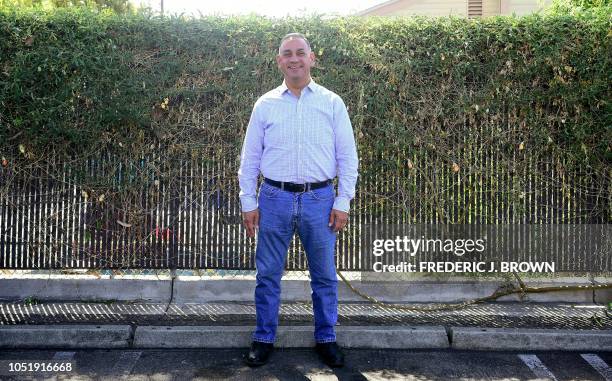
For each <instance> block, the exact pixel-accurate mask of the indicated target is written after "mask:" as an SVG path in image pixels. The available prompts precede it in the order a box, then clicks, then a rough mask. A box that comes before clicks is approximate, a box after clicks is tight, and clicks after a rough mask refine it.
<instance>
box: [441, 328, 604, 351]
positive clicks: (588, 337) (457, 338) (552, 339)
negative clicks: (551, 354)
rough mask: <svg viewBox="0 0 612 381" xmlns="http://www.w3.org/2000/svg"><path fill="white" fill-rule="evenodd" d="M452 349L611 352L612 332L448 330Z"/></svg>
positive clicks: (515, 329)
mask: <svg viewBox="0 0 612 381" xmlns="http://www.w3.org/2000/svg"><path fill="white" fill-rule="evenodd" d="M450 331H451V337H452V344H451V347H452V348H455V349H473V350H500V351H502V350H503V351H507V350H548V351H551V350H558V351H585V350H588V351H612V330H605V331H586V330H569V329H568V330H566V329H564V330H558V329H528V328H475V327H451V328H450Z"/></svg>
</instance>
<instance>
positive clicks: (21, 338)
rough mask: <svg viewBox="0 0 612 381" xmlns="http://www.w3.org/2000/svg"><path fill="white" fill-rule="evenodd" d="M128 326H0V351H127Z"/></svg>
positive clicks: (129, 338) (129, 332) (128, 339)
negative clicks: (95, 349) (116, 349)
mask: <svg viewBox="0 0 612 381" xmlns="http://www.w3.org/2000/svg"><path fill="white" fill-rule="evenodd" d="M131 333H132V329H131V327H130V326H129V325H24V326H2V327H0V348H13V349H15V348H128V347H129V346H130V341H131Z"/></svg>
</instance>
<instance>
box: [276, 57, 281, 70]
mask: <svg viewBox="0 0 612 381" xmlns="http://www.w3.org/2000/svg"><path fill="white" fill-rule="evenodd" d="M280 59H281V56H280V55H278V54H277V55H276V66H278V67H279V68H280Z"/></svg>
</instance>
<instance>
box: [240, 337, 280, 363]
mask: <svg viewBox="0 0 612 381" xmlns="http://www.w3.org/2000/svg"><path fill="white" fill-rule="evenodd" d="M273 348H274V344H272V343H262V342H259V341H253V342H252V343H251V349H250V350H249V354H248V355H247V358H246V360H245V362H246V364H247V365H248V366H251V367H253V366H261V365H263V364H265V363H267V362H268V357H270V353H272V349H273Z"/></svg>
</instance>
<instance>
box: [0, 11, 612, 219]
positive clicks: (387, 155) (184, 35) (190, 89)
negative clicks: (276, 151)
mask: <svg viewBox="0 0 612 381" xmlns="http://www.w3.org/2000/svg"><path fill="white" fill-rule="evenodd" d="M611 20H612V19H611V16H610V12H609V8H600V9H596V10H595V11H585V12H579V13H576V14H573V15H571V16H569V15H568V16H564V15H556V16H554V15H553V16H539V15H533V16H529V17H522V18H513V17H492V18H486V19H482V20H468V19H462V18H452V17H451V18H439V19H427V18H411V19H379V18H374V19H363V18H337V19H329V20H324V19H321V18H308V19H300V18H296V19H291V18H289V19H282V20H277V19H266V18H259V17H231V18H216V17H206V18H201V19H184V18H180V17H179V18H155V17H147V16H142V15H141V16H116V15H108V14H95V13H91V12H88V11H84V10H58V11H55V12H50V13H36V12H27V11H8V10H4V11H1V12H0V118H1V119H0V123H1V125H0V155H1V156H3V157H4V158H5V159H6V161H5V164H6V166H4V168H3V170H4V171H5V175H6V171H7V170H12V172H11V173H12V174H13V175H17V178H18V177H19V175H23V176H26V174H27V173H30V174H31V173H34V172H32V171H30V172H28V171H27V170H26V169H32V168H34V167H35V166H37V165H38V166H40V165H44V164H48V163H57V164H58V165H57V166H52V167H53V168H55V167H57V171H58V172H57V173H58V174H59V173H60V172H61V171H63V170H65V168H66V166H68V167H70V166H75V168H76V166H78V165H81V164H80V163H82V160H83V159H85V158H89V157H95V155H98V154H99V153H100V152H105V153H109V154H110V155H111V156H112V157H114V158H117V160H118V162H122V163H124V164H123V168H125V165H128V164H129V163H132V164H133V163H138V162H139V160H140V159H141V158H144V157H147V155H152V154H155V155H160V156H161V157H163V158H164V160H162V161H164V162H165V166H164V167H163V168H164V169H162V170H161V173H158V176H159V177H160V178H162V179H163V178H166V179H171V178H173V176H174V175H173V174H172V171H173V170H174V169H175V168H174V167H173V165H171V164H168V163H171V162H172V161H175V162H180V161H181V160H189V159H192V158H201V159H203V160H205V161H208V162H214V161H217V160H220V159H221V158H228V157H229V158H231V160H229V161H227V163H226V165H227V166H229V167H228V169H227V170H228V172H227V173H229V174H230V175H231V176H232V177H233V176H234V175H235V173H236V168H237V165H238V161H237V160H234V158H236V157H237V155H238V153H239V149H240V145H241V143H242V139H243V136H244V132H245V127H246V124H247V122H248V118H249V115H250V111H251V108H252V105H253V103H254V102H255V100H256V99H257V97H258V96H259V95H261V94H263V93H264V92H266V91H268V90H270V89H272V88H274V87H276V86H278V85H279V83H280V82H281V80H282V77H281V75H280V74H279V72H278V70H277V68H276V64H275V61H274V55H275V52H276V50H277V47H278V43H279V39H280V37H282V36H283V35H284V34H285V33H288V32H292V31H300V32H302V33H305V34H306V35H307V36H308V38H309V39H310V40H311V43H312V47H313V50H314V51H315V53H316V55H317V58H318V65H317V67H316V68H315V69H313V77H314V78H315V80H316V81H317V82H318V83H320V84H322V85H324V86H326V87H328V88H330V89H332V90H333V91H335V92H336V93H338V94H339V95H341V96H342V97H343V98H344V100H345V102H346V103H347V105H348V107H349V113H350V115H351V118H352V122H353V126H354V129H355V134H356V136H357V142H358V145H359V152H360V156H361V172H360V176H361V180H360V181H365V182H366V183H367V181H368V179H372V180H373V179H376V181H377V182H378V184H379V185H380V186H379V187H378V190H379V192H378V193H377V196H378V198H379V199H380V198H381V197H380V196H381V195H383V194H387V195H391V194H393V195H397V194H398V192H399V191H401V192H404V193H402V194H410V195H411V197H412V198H410V199H411V200H414V201H413V202H415V203H416V202H420V203H428V202H429V203H430V204H431V208H432V209H431V210H432V211H433V212H436V213H438V216H439V217H440V214H444V213H443V212H442V211H441V209H440V208H442V209H444V210H447V209H448V206H449V205H450V204H452V203H453V202H455V201H456V200H457V198H464V196H465V194H467V193H469V191H470V190H471V191H476V192H477V191H478V189H481V190H482V189H486V190H487V191H488V192H505V193H504V194H505V195H506V196H507V197H508V200H509V202H511V203H512V202H513V201H512V200H516V201H518V200H519V199H520V198H522V197H524V191H521V189H520V188H521V187H522V186H524V184H522V185H521V181H522V178H524V176H525V174H527V173H529V172H530V171H533V170H537V168H539V167H538V165H539V164H538V163H542V162H543V161H546V162H549V161H550V162H551V163H552V165H553V167H551V168H552V169H551V171H552V172H551V171H549V172H546V173H544V172H542V176H543V177H542V178H540V179H539V180H537V181H541V184H542V186H548V185H550V184H553V183H555V184H558V181H556V180H558V179H561V180H559V181H561V182H563V183H564V184H566V180H567V178H565V177H564V176H565V174H566V173H569V172H572V173H576V174H578V175H580V176H587V177H588V183H589V184H591V185H589V186H590V187H591V188H590V189H594V192H597V195H598V197H601V196H604V197H603V200H607V201H604V202H601V203H599V204H597V205H596V210H595V211H591V212H593V213H598V214H599V215H600V216H601V215H602V213H603V215H605V216H609V209H610V201H609V195H610V182H609V179H610V173H611V172H610V160H611V158H612V153H611V150H610V145H611V141H612V139H611V129H610V126H611V125H612V118H611V111H612V110H611V106H610V83H612V81H611V76H612V65H611V58H612V57H611V55H610V52H611V51H612V46H611V44H610V42H611V38H610V36H611V28H610V25H611ZM493 157H494V158H495V161H494V165H495V168H494V170H493V172H489V167H488V165H490V164H491V161H487V158H493ZM70 158H78V159H80V160H74V161H70V160H69V159H70ZM491 160H492V159H491ZM59 164H61V165H59ZM160 168H161V167H160ZM425 168H428V169H427V170H425ZM436 168H440V171H439V172H437V170H436ZM52 170H55V169H52ZM157 170H160V169H159V168H157ZM419 170H420V171H421V172H420V174H419V172H418V171H419ZM415 171H417V172H415ZM547 171H548V169H547ZM73 173H74V174H79V176H80V177H78V179H79V180H78V181H80V185H82V186H83V187H85V188H92V189H93V188H95V189H97V190H98V192H100V193H104V192H106V190H108V191H109V192H110V191H117V189H118V188H117V176H116V173H115V172H113V171H108V172H107V173H108V174H109V175H108V176H109V178H108V179H106V180H104V178H103V176H102V178H96V179H94V178H93V177H91V176H86V175H85V174H84V173H82V172H78V171H77V170H76V169H75V172H73ZM441 173H443V174H444V175H440V174H441ZM495 173H504V174H505V175H504V176H506V177H507V178H514V179H515V180H516V181H515V182H513V184H514V185H512V186H509V185H507V184H506V185H505V188H503V189H502V188H501V186H500V185H499V184H498V185H495V184H494V181H495V179H493V178H492V177H495V176H496V175H495ZM411 174H414V175H415V176H411ZM417 174H419V175H423V176H424V177H422V178H421V177H419V179H420V180H419V181H421V180H422V182H423V183H425V184H426V186H425V187H424V188H419V186H418V184H417V183H416V182H414V181H413V178H414V177H416V175H417ZM425 175H427V176H425ZM58 176H59V175H58ZM453 176H462V177H461V179H460V180H458V181H459V182H457V181H456V180H457V179H455V178H454V177H453ZM4 178H5V181H6V178H7V176H5V177H4ZM11 178H13V177H11ZM398 178H400V180H397V179H398ZM392 179H393V180H392ZM402 179H404V180H405V181H404V180H402ZM151 180H152V177H150V176H147V177H146V178H143V179H142V181H140V182H137V185H138V186H145V185H147V184H148V183H149V182H150V181H151ZM373 181H374V180H373ZM580 181H582V180H580ZM483 182H486V183H487V184H488V187H487V186H486V184H484V185H483ZM385 183H387V185H384V186H383V185H381V184H385ZM389 184H391V185H389ZM453 184H455V185H457V184H458V185H460V186H463V185H465V188H461V189H462V190H459V191H448V189H449V188H452V187H453V186H454V185H453ZM546 184H548V185H546ZM571 184H573V183H571V182H569V180H567V184H566V185H564V186H569V187H571V186H573V185H571ZM580 184H582V183H580ZM479 185H480V188H478V186H479ZM228 186H232V187H235V183H233V185H228ZM580 186H581V185H580ZM580 186H576V187H578V188H579V187H580ZM391 188H394V189H391ZM578 188H575V189H578ZM232 189H235V188H232ZM398 189H399V191H398ZM436 189H438V190H439V191H440V192H439V193H438V194H437V195H436V196H435V197H439V198H441V199H442V201H444V202H447V204H442V205H441V204H440V199H438V200H434V199H433V198H432V197H433V196H431V192H432V190H434V191H435V190H436ZM401 192H400V193H401ZM457 192H459V193H457ZM466 192H467V193H466ZM457 194H461V195H462V196H461V197H457ZM364 197H365V196H364ZM419 197H421V198H420V200H419ZM465 197H467V198H469V197H470V196H469V195H468V196H465ZM371 201H372V202H377V201H376V200H375V198H373V199H372V200H371ZM381 202H384V201H381ZM469 202H470V200H469V199H468V200H464V203H463V205H464V206H465V205H468V204H469ZM392 207H399V208H405V207H406V204H402V203H401V201H397V202H396V203H395V204H394V206H392ZM608 218H609V217H606V219H608ZM451 220H455V221H460V219H454V218H451ZM463 220H465V218H463Z"/></svg>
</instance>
